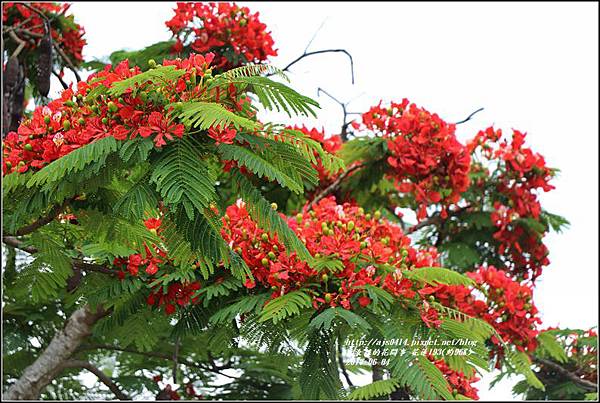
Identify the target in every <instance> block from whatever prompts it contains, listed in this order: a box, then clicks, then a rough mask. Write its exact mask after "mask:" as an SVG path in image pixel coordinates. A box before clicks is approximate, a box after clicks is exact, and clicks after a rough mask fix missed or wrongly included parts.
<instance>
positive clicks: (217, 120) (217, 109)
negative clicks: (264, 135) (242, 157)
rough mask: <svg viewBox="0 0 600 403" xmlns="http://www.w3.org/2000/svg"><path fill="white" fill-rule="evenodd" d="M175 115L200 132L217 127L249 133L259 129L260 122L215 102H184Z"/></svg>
mask: <svg viewBox="0 0 600 403" xmlns="http://www.w3.org/2000/svg"><path fill="white" fill-rule="evenodd" d="M173 113H174V116H176V117H178V118H180V119H181V122H182V123H183V124H185V125H186V126H188V127H196V128H199V129H200V130H208V129H210V128H211V127H217V126H218V127H221V128H227V127H229V126H233V127H235V128H236V129H245V130H248V131H254V130H258V129H259V124H258V122H255V121H252V120H250V119H247V118H245V117H243V116H239V115H236V114H235V113H233V112H231V111H229V110H227V109H226V108H225V107H223V106H222V105H221V104H218V103H215V102H202V101H192V102H184V103H182V104H181V105H180V106H178V107H176V109H175V111H174V112H173Z"/></svg>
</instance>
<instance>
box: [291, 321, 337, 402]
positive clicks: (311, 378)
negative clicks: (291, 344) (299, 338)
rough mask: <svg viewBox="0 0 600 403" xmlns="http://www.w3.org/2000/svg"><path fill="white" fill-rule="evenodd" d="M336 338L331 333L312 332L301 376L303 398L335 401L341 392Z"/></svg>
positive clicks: (305, 352)
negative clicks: (336, 356)
mask: <svg viewBox="0 0 600 403" xmlns="http://www.w3.org/2000/svg"><path fill="white" fill-rule="evenodd" d="M335 355H336V352H335V338H334V337H332V334H331V332H326V331H312V332H311V333H310V335H309V338H308V346H307V347H306V350H305V351H304V361H303V363H302V370H301V372H300V376H299V379H298V380H299V382H300V388H301V389H302V394H303V397H304V398H305V399H307V400H319V399H335V398H337V397H338V393H339V391H340V390H341V382H340V379H339V375H338V368H337V360H336V359H335Z"/></svg>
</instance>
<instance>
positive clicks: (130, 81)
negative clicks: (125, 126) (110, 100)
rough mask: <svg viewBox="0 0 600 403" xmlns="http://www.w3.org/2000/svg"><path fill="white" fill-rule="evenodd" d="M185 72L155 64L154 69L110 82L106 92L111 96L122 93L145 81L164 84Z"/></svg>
mask: <svg viewBox="0 0 600 403" xmlns="http://www.w3.org/2000/svg"><path fill="white" fill-rule="evenodd" d="M184 74H185V70H180V69H177V67H176V66H157V67H156V68H154V69H151V70H148V71H145V72H143V73H140V74H137V75H135V76H133V77H130V78H127V79H125V80H122V81H117V82H114V83H112V85H111V87H110V88H109V89H108V93H109V94H110V95H112V96H113V97H118V96H119V95H123V94H124V93H125V91H127V90H128V89H130V88H134V87H135V86H136V85H141V84H144V83H147V82H151V83H153V84H164V83H165V82H167V81H173V80H177V79H178V78H179V77H181V76H182V75H184Z"/></svg>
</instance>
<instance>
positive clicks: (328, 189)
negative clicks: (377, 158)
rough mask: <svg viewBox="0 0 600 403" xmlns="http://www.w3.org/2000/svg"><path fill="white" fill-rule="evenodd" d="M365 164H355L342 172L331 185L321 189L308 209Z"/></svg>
mask: <svg viewBox="0 0 600 403" xmlns="http://www.w3.org/2000/svg"><path fill="white" fill-rule="evenodd" d="M364 165H365V164H357V165H354V166H353V167H350V168H349V169H347V170H346V171H344V172H343V173H342V174H340V176H338V177H337V179H336V180H335V181H334V182H333V183H332V184H331V185H329V186H327V187H326V188H325V189H323V190H322V191H321V193H319V194H318V195H316V196H315V197H314V198H313V199H312V201H311V202H310V203H309V204H308V206H307V207H306V209H307V210H310V209H312V208H313V207H314V206H315V204H317V203H318V202H319V200H321V199H322V198H324V197H325V196H327V195H328V194H329V193H331V192H333V191H335V190H336V189H337V188H338V187H339V186H340V184H341V183H342V181H343V180H344V179H345V178H346V177H347V176H348V175H350V174H351V173H352V172H354V171H356V170H357V169H359V168H362V167H363V166H364Z"/></svg>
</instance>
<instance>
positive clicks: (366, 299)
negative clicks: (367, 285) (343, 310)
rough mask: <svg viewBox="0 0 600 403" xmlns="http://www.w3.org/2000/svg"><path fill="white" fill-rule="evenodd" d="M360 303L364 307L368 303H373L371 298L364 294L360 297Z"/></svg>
mask: <svg viewBox="0 0 600 403" xmlns="http://www.w3.org/2000/svg"><path fill="white" fill-rule="evenodd" d="M358 303H359V305H360V306H362V307H363V308H364V307H365V306H367V305H369V304H370V303H371V298H369V297H367V296H365V295H362V296H360V297H358Z"/></svg>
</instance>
